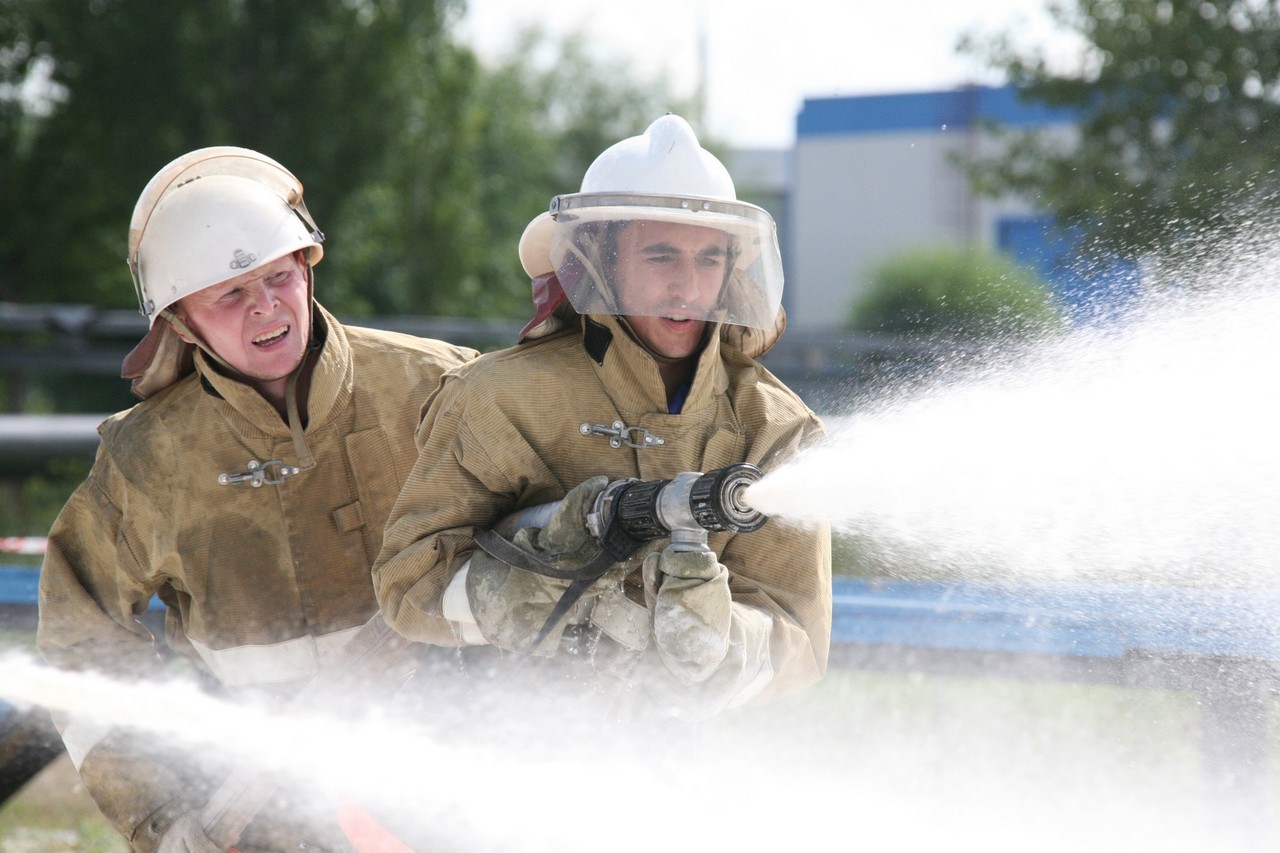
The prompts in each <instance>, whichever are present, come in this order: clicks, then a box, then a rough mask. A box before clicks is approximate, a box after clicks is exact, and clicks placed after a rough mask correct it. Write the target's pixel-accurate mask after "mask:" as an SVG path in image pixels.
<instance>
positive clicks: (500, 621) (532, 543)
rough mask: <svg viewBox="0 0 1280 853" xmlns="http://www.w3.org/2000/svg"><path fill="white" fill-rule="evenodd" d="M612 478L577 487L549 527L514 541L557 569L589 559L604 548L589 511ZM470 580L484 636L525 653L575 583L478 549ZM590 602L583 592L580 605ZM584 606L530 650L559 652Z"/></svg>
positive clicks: (527, 530)
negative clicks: (591, 524) (567, 630)
mask: <svg viewBox="0 0 1280 853" xmlns="http://www.w3.org/2000/svg"><path fill="white" fill-rule="evenodd" d="M608 482H609V481H608V478H606V477H592V478H591V479H589V480H586V481H585V482H583V483H581V484H579V485H577V486H575V487H574V488H573V489H571V490H570V491H569V494H567V495H565V497H564V500H563V501H561V502H560V506H559V507H557V508H556V510H555V512H553V513H552V515H551V518H550V519H548V521H547V525H546V526H545V527H541V528H538V527H526V528H524V529H522V530H520V531H519V532H517V533H516V535H515V536H514V537H512V540H511V541H512V543H513V544H514V545H516V546H517V547H518V548H520V549H521V550H522V551H525V552H526V553H528V554H531V555H533V556H535V557H537V558H538V559H539V560H541V561H542V562H544V563H550V564H551V565H554V566H556V567H558V568H572V567H575V566H580V565H582V564H584V563H586V562H587V561H588V560H590V559H591V558H592V557H593V556H594V555H595V553H596V551H597V550H598V549H599V546H598V544H597V543H596V540H595V537H594V536H592V535H591V533H590V531H588V530H587V512H588V511H589V510H590V509H591V508H592V507H594V506H595V501H596V497H597V496H598V495H599V494H600V492H602V491H603V490H604V487H605V486H606V485H608ZM606 577H608V576H606ZM616 580H617V579H616V578H611V579H610V580H609V581H605V579H602V580H601V581H598V582H597V583H605V582H609V583H616ZM466 583H467V602H468V604H469V605H470V607H471V613H472V615H473V616H474V617H475V621H476V626H477V627H479V629H480V632H481V633H482V634H483V635H484V637H485V639H486V640H488V641H489V642H490V643H492V644H493V645H495V646H498V647H499V648H503V649H508V650H511V651H525V650H527V649H528V646H529V644H530V643H532V642H533V640H534V638H535V637H537V635H538V631H539V630H541V628H542V626H543V624H544V623H545V622H546V621H547V617H548V616H550V615H551V611H552V610H553V609H554V608H555V606H556V603H557V602H558V601H559V600H560V597H561V596H562V595H563V594H564V591H565V590H566V589H568V588H569V583H570V582H569V581H567V580H560V579H558V578H551V577H547V576H545V575H540V574H537V573H536V572H531V571H528V570H526V569H521V568H517V567H515V566H509V565H507V564H506V563H504V562H502V561H501V560H499V559H497V558H496V557H493V556H492V555H490V554H488V553H487V552H485V551H483V550H480V549H477V550H476V551H475V553H473V554H472V555H471V566H470V568H469V569H468V571H467V579H466ZM587 604H589V601H588V596H583V599H582V601H581V602H580V605H582V606H585V605H587ZM580 610H581V606H579V607H575V608H574V609H573V610H571V611H570V614H569V615H568V618H565V619H562V620H561V622H560V624H559V625H557V626H556V627H555V628H554V629H552V631H551V632H550V633H549V634H548V635H547V638H546V640H545V641H544V642H543V643H542V645H541V646H540V647H539V648H538V649H536V650H530V651H533V652H534V653H535V654H540V655H544V656H550V655H552V654H554V653H555V650H556V646H557V645H558V644H559V640H560V636H561V634H563V633H564V629H565V627H566V626H567V625H568V624H569V623H571V622H573V621H575V619H577V620H578V621H582V619H583V617H582V616H581V615H580V613H579V611H580Z"/></svg>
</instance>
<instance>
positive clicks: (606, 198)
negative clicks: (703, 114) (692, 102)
mask: <svg viewBox="0 0 1280 853" xmlns="http://www.w3.org/2000/svg"><path fill="white" fill-rule="evenodd" d="M520 260H521V263H522V264H523V266H524V269H525V272H527V273H528V274H529V275H530V276H532V277H535V278H536V277H538V276H541V275H545V274H547V273H550V272H553V271H554V272H555V274H556V278H557V279H558V280H559V283H560V286H561V287H562V288H563V290H564V292H565V295H566V296H567V297H568V299H569V301H570V303H571V304H572V305H573V307H574V309H575V310H576V311H577V312H578V313H580V314H620V315H647V316H667V317H676V318H679V319H690V320H707V321H710V322H717V323H728V324H736V325H741V326H749V327H752V328H757V329H772V328H774V326H775V323H776V321H777V315H778V311H779V308H780V306H781V303H782V258H781V254H780V252H779V250H778V238H777V228H776V226H775V225H774V222H773V218H772V217H771V216H770V215H769V214H768V212H766V211H765V210H763V209H762V208H759V207H757V206H755V205H753V204H748V203H746V202H741V201H738V199H737V194H736V191H735V189H734V185H733V180H732V178H730V176H729V173H728V171H726V170H725V168H724V166H723V165H722V164H721V163H720V161H719V160H717V159H716V158H715V156H714V155H712V154H711V153H710V152H708V151H706V150H704V149H703V148H702V147H701V145H699V143H698V139H697V136H695V134H694V132H693V128H691V127H690V126H689V124H688V122H686V121H685V120H684V119H682V118H680V117H679V116H675V115H666V116H663V117H662V118H660V119H658V120H657V121H655V122H653V124H651V125H650V126H649V128H648V129H647V130H646V131H645V132H644V134H643V135H641V136H634V137H631V138H629V139H624V140H623V141H621V142H619V143H617V144H615V145H613V146H611V147H610V148H608V149H607V150H605V151H604V153H602V154H601V155H600V156H599V157H597V158H596V160H595V162H594V163H592V164H591V168H589V169H588V170H587V173H586V175H585V176H584V177H583V180H582V188H581V191H580V192H578V193H572V194H567V195H560V196H556V197H555V198H553V199H552V200H551V208H550V210H549V211H547V212H546V213H543V214H541V215H540V216H539V217H537V218H536V219H534V220H533V221H532V222H531V223H529V226H528V227H527V228H526V229H525V232H524V235H523V236H522V237H521V240H520Z"/></svg>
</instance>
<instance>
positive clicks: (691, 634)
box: [643, 548, 733, 685]
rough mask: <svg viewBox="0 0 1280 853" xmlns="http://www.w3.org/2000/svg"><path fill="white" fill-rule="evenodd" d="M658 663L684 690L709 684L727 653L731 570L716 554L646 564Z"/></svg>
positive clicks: (669, 553)
mask: <svg viewBox="0 0 1280 853" xmlns="http://www.w3.org/2000/svg"><path fill="white" fill-rule="evenodd" d="M643 570H644V581H645V597H646V598H647V599H648V600H649V603H650V607H651V609H652V611H653V641H654V646H655V648H656V649H657V652H658V657H659V658H660V659H661V660H662V663H663V664H664V665H665V666H666V668H667V670H668V671H669V672H670V673H671V674H672V675H674V676H675V677H676V679H677V680H678V681H679V682H680V683H682V684H686V685H691V684H697V683H699V682H701V681H704V680H705V679H707V678H708V677H709V676H710V675H711V674H712V673H713V672H714V671H715V669H716V667H718V666H719V665H720V664H721V663H722V662H723V661H724V659H725V655H726V654H727V653H728V651H729V627H730V621H731V618H732V605H733V600H732V598H731V597H730V595H729V570H728V569H726V568H725V567H724V566H722V565H720V562H719V559H718V558H717V557H716V555H715V553H714V552H712V551H674V550H672V549H671V548H667V549H665V550H663V551H660V552H657V553H653V554H649V555H648V556H646V557H645V558H644V566H643Z"/></svg>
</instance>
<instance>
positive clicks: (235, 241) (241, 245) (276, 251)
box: [128, 146, 324, 325]
mask: <svg viewBox="0 0 1280 853" xmlns="http://www.w3.org/2000/svg"><path fill="white" fill-rule="evenodd" d="M323 240H324V235H323V234H321V233H320V231H319V229H317V228H316V226H315V223H314V222H313V221H312V219H311V215H310V214H309V213H308V212H307V209H306V205H305V204H303V202H302V183H301V182H300V181H299V180H298V179H297V178H296V177H294V176H293V174H292V173H291V172H290V171H289V170H288V169H286V168H284V166H281V165H280V164H279V163H277V162H276V161H275V160H272V159H271V158H270V157H267V156H265V155H262V154H259V153H257V152H256V151H250V150H248V149H245V148H234V147H230V146H219V147H214V148H202V149H199V150H197V151H192V152H191V153H189V154H185V155H183V156H182V157H179V158H178V159H177V160H174V161H173V162H172V163H170V164H169V165H167V166H165V167H164V168H163V169H161V170H160V171H159V172H158V173H157V174H156V176H155V177H154V178H152V179H151V181H150V182H149V183H148V184H147V186H146V188H145V189H143V191H142V195H141V196H140V197H139V198H138V203H137V205H135V206H134V209H133V219H132V221H131V222H130V224H129V257H128V263H129V269H130V271H131V272H132V273H133V281H134V286H135V287H136V288H137V292H138V305H139V310H141V312H142V313H143V314H144V315H146V317H147V319H148V321H149V322H150V323H151V324H152V325H154V324H155V321H156V318H157V317H158V316H160V314H161V312H163V311H164V310H165V309H166V308H168V307H169V306H170V305H172V304H173V303H174V302H176V301H178V300H179V299H181V298H182V297H184V296H186V295H188V294H191V293H195V292H196V291H198V290H203V289H204V288H206V287H209V286H211V285H214V284H218V283H219V282H222V281H226V280H227V279H229V278H234V277H235V276H238V275H241V274H243V273H246V272H248V271H250V270H252V269H255V268H257V267H260V266H262V265H264V264H268V263H271V262H272V261H274V260H277V259H279V258H282V257H285V256H286V255H288V254H290V253H291V252H295V251H297V250H298V249H308V250H309V253H310V254H309V261H310V263H311V264H312V265H314V264H316V263H317V262H318V261H319V260H320V258H321V257H322V256H323V254H324V250H323V249H322V248H321V246H320V243H321V241H323Z"/></svg>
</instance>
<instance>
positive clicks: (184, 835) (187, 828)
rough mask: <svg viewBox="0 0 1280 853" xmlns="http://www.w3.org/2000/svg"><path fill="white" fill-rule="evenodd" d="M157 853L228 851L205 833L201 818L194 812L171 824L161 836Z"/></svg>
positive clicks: (213, 852) (219, 852)
mask: <svg viewBox="0 0 1280 853" xmlns="http://www.w3.org/2000/svg"><path fill="white" fill-rule="evenodd" d="M156 853H226V851H225V850H224V849H223V848H221V847H219V846H218V845H217V844H215V843H214V842H213V839H211V838H209V836H207V835H205V834H204V827H203V826H201V825H200V819H199V818H198V817H196V816H195V815H192V814H184V815H182V816H181V817H179V818H178V819H177V820H175V821H174V822H173V824H172V825H170V827H169V829H168V830H167V831H166V832H165V834H164V835H163V836H161V838H160V846H159V847H157V848H156Z"/></svg>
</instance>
